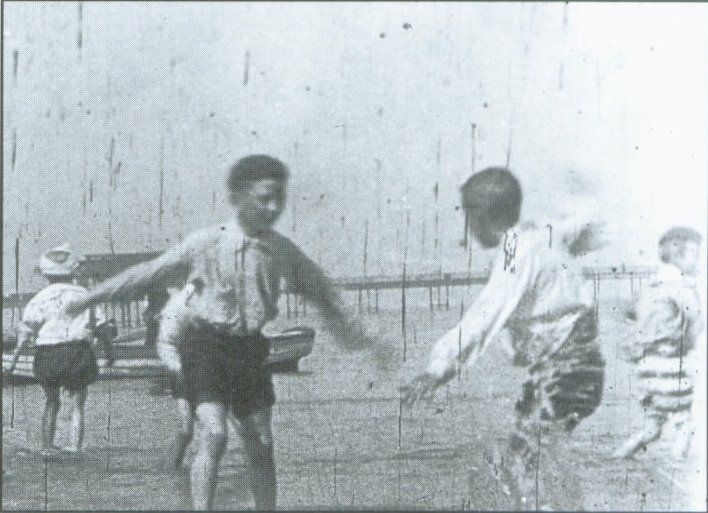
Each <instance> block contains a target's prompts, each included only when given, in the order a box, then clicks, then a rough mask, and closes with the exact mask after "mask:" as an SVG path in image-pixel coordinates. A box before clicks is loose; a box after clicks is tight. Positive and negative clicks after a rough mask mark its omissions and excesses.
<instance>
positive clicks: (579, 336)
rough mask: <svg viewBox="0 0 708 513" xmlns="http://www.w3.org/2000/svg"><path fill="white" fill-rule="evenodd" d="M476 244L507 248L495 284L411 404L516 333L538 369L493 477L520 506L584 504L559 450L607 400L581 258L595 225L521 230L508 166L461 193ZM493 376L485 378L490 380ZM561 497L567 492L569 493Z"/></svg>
mask: <svg viewBox="0 0 708 513" xmlns="http://www.w3.org/2000/svg"><path fill="white" fill-rule="evenodd" d="M461 192H462V206H463V208H464V211H465V215H466V216H467V222H468V225H469V227H470V231H471V233H472V235H473V236H474V238H475V239H476V240H477V241H478V242H479V243H480V244H481V245H482V246H483V247H485V248H498V251H497V257H496V260H495V263H494V265H493V268H492V271H491V274H490V277H489V281H488V282H487V284H486V285H485V287H484V289H483V290H482V291H481V292H480V294H479V296H478V297H477V299H476V300H475V302H474V303H473V304H472V305H471V306H470V308H469V309H468V310H467V312H466V313H465V315H464V317H463V318H462V320H461V321H460V323H459V324H458V325H457V326H455V327H454V328H452V329H451V330H450V331H448V332H447V333H446V334H445V335H444V336H443V337H442V338H441V339H440V340H438V342H437V343H436V344H435V345H434V346H433V349H432V351H431V354H430V360H429V364H428V366H427V368H426V370H425V371H424V372H423V373H422V374H420V375H418V376H417V377H416V378H415V379H413V380H412V381H411V382H410V383H409V384H408V385H406V386H404V387H402V392H403V394H404V395H403V401H404V403H407V404H412V403H415V402H416V401H419V400H421V399H425V398H432V397H433V394H434V391H435V389H436V388H438V387H440V386H441V385H443V384H444V383H446V382H448V381H449V380H450V379H451V378H452V377H453V376H454V375H455V374H456V373H457V372H459V371H460V368H461V366H462V364H463V362H464V361H465V360H468V361H469V364H470V365H471V364H472V363H473V362H475V361H476V360H477V359H478V358H479V356H480V355H481V354H482V353H483V351H484V350H485V349H486V348H487V347H488V346H489V343H490V342H491V341H492V340H493V339H494V338H495V337H496V335H497V334H498V332H499V331H500V330H501V329H502V328H505V327H506V328H508V330H509V332H510V335H511V337H510V338H511V342H510V343H511V346H512V349H513V352H514V358H513V360H514V365H518V366H524V367H526V368H527V369H528V371H529V376H528V379H527V381H526V382H525V383H524V385H523V389H522V393H521V396H520V397H519V399H518V400H517V402H516V408H515V410H516V425H515V428H514V429H513V430H512V432H511V434H510V436H509V439H508V441H507V442H506V444H505V446H504V447H503V448H502V450H501V451H500V452H499V451H498V452H497V453H496V454H495V458H494V459H495V461H494V463H495V466H494V472H495V475H496V476H497V478H499V479H501V481H502V484H503V486H504V487H505V488H506V492H507V495H510V496H511V497H512V498H513V499H514V500H515V503H516V504H515V507H516V508H518V509H535V510H538V509H544V508H548V507H551V508H553V507H554V503H555V502H556V501H560V502H561V503H564V504H561V508H562V509H569V510H570V509H577V507H576V506H577V505H578V504H582V502H581V501H582V497H581V494H580V488H579V486H578V484H577V483H576V482H574V481H573V480H571V481H569V482H568V486H571V487H575V488H573V489H571V488H568V487H565V488H563V487H564V486H565V485H563V484H561V483H563V481H564V480H565V479H572V477H573V476H572V471H571V470H570V469H569V468H567V467H566V466H567V465H568V464H569V463H570V461H568V459H569V458H568V457H566V458H564V457H563V455H562V452H560V448H561V446H560V445H559V444H560V443H561V441H562V440H563V439H566V438H567V437H568V436H569V435H570V433H571V432H572V431H573V429H574V428H575V427H576V426H577V425H578V423H579V422H580V421H581V420H582V419H583V418H585V417H587V416H589V415H591V414H592V413H593V412H594V411H595V409H596V408H597V407H598V405H599V404H600V399H601V397H602V391H603V383H604V374H605V361H604V359H603V356H602V354H601V352H600V345H599V343H598V341H597V318H596V313H595V300H594V298H593V293H592V289H591V288H590V287H589V285H590V284H589V283H588V282H587V281H586V280H585V278H584V277H583V275H582V269H581V268H580V266H579V263H578V262H577V259H576V258H574V257H575V256H578V255H580V254H584V253H585V252H589V251H592V250H594V249H597V247H598V241H597V239H596V235H597V232H596V226H595V225H593V224H589V223H587V224H582V225H578V226H576V224H575V223H574V222H561V223H558V224H554V225H553V240H555V241H558V242H556V243H555V244H553V243H552V241H551V240H550V239H549V235H548V230H546V229H545V228H537V227H535V226H534V225H533V224H520V223H519V216H520V212H521V205H522V192H521V185H520V184H519V182H518V180H517V179H516V177H515V176H514V175H513V174H512V173H511V172H510V171H508V170H507V169H504V168H488V169H485V170H483V171H481V172H479V173H477V174H474V175H472V176H471V177H470V178H469V179H468V180H467V182H466V183H465V184H464V185H463V186H462V191H461ZM486 379H487V377H486V376H479V380H480V382H485V380H486ZM561 490H562V491H561Z"/></svg>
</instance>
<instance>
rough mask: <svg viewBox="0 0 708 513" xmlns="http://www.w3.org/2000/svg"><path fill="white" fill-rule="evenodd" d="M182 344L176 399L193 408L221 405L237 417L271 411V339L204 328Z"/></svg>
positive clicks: (190, 334) (272, 400) (188, 337)
mask: <svg viewBox="0 0 708 513" xmlns="http://www.w3.org/2000/svg"><path fill="white" fill-rule="evenodd" d="M186 335H187V336H186V337H185V340H184V343H183V344H182V349H181V351H180V352H181V354H180V359H181V361H182V378H183V379H182V380H181V383H180V380H178V379H177V380H176V381H177V383H175V385H176V390H175V391H174V392H173V394H174V395H175V397H181V398H184V399H187V400H188V401H189V402H190V403H192V405H193V406H195V407H196V406H198V405H199V404H201V403H204V402H218V403H221V404H223V405H225V406H227V407H230V408H231V409H232V411H233V413H234V415H236V417H247V416H249V415H251V414H252V413H254V412H256V411H258V410H262V409H265V408H270V407H271V406H273V405H274V404H275V392H274V390H273V380H272V378H271V372H270V370H269V369H268V368H267V367H266V366H265V361H266V358H267V356H268V351H269V346H268V339H266V338H265V337H264V336H263V335H260V334H257V335H251V336H243V337H233V336H228V335H224V334H222V333H220V332H217V331H214V330H210V329H208V328H203V327H201V328H200V329H196V328H195V329H193V330H189V331H188V333H187V334H186Z"/></svg>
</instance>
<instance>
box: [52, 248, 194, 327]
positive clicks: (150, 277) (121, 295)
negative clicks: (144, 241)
mask: <svg viewBox="0 0 708 513" xmlns="http://www.w3.org/2000/svg"><path fill="white" fill-rule="evenodd" d="M195 250H196V247H195V244H194V241H191V240H189V239H188V240H187V241H185V242H184V243H182V244H180V245H178V246H175V247H173V248H171V249H169V250H167V251H166V252H165V253H163V254H162V255H161V256H159V257H157V258H154V259H153V260H150V261H148V262H143V263H141V264H138V265H134V266H133V267H130V268H129V269H126V270H125V271H123V272H122V273H120V274H118V275H117V276H114V277H112V278H110V279H108V280H106V281H104V282H103V283H100V284H99V285H97V286H96V287H95V288H94V289H92V290H91V291H90V292H89V293H88V294H87V295H86V296H85V297H83V298H81V299H78V300H75V301H72V302H70V303H69V304H68V305H67V307H66V312H67V313H68V314H69V315H76V314H78V313H80V312H82V311H83V310H85V309H87V308H89V307H91V306H94V305H97V304H99V303H101V302H104V301H108V300H112V299H122V300H128V299H138V298H142V297H144V296H145V295H146V294H147V293H148V292H149V291H150V290H152V289H154V288H166V287H168V286H170V285H173V284H178V283H180V282H183V281H184V280H186V278H187V276H188V274H189V272H190V270H191V263H192V254H193V252H194V251H195Z"/></svg>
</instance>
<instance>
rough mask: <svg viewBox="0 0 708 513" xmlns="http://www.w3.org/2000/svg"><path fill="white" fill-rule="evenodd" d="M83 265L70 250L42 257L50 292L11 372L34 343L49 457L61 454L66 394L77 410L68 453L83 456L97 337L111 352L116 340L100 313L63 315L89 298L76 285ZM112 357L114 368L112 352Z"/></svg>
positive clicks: (35, 302)
mask: <svg viewBox="0 0 708 513" xmlns="http://www.w3.org/2000/svg"><path fill="white" fill-rule="evenodd" d="M80 265H81V259H80V258H79V257H78V256H77V255H76V253H75V252H74V251H73V250H72V249H71V247H70V246H69V245H68V244H64V245H62V246H59V247H57V248H54V249H52V250H49V251H47V252H46V253H45V254H44V255H42V257H41V258H40V263H39V269H40V271H41V273H42V275H44V277H45V278H46V279H47V281H48V282H49V286H48V287H45V288H44V289H42V290H41V291H40V292H38V293H37V295H35V296H34V297H33V298H32V299H31V300H30V302H29V303H28V304H27V306H26V307H25V309H24V312H23V315H22V321H21V323H20V326H19V328H18V340H17V347H16V348H15V351H14V354H13V358H12V362H11V364H10V367H9V372H10V373H12V371H13V370H14V368H15V366H16V365H17V360H18V359H19V356H20V352H21V351H22V349H23V348H24V347H25V346H26V345H27V344H29V343H31V342H32V341H34V345H35V351H36V352H35V357H34V376H35V378H36V379H37V381H38V382H39V384H40V385H41V386H42V389H43V390H44V394H45V396H46V402H45V405H44V414H43V415H42V452H43V453H44V454H46V455H50V454H52V453H54V452H56V451H57V450H58V449H59V448H58V447H57V446H56V445H54V435H55V432H56V422H57V414H58V413H59V407H60V406H61V401H60V390H61V388H65V389H66V390H67V391H68V392H69V395H70V397H71V406H72V414H71V431H70V445H69V446H68V447H67V448H66V449H65V450H66V451H69V452H73V453H78V452H80V451H81V448H82V445H83V435H84V404H85V402H86V396H87V392H88V385H89V384H91V383H93V382H94V381H95V380H96V378H97V377H98V365H97V363H96V356H95V354H94V352H93V349H92V347H91V342H92V340H93V338H94V337H96V338H98V339H100V340H101V341H102V342H103V343H104V344H105V345H106V346H107V345H108V342H110V340H112V339H113V338H114V337H115V334H116V328H115V323H114V322H113V321H107V320H106V318H105V315H104V314H103V311H102V310H101V309H100V308H98V307H96V308H93V309H92V310H91V311H89V310H86V311H84V312H82V313H81V314H79V315H75V316H71V315H67V314H66V313H65V312H64V311H63V309H64V305H65V304H66V303H67V302H68V301H70V300H73V299H77V298H80V297H82V296H84V295H85V294H86V293H87V292H88V291H87V290H86V289H85V288H84V287H81V286H79V285H77V284H75V278H76V276H77V271H78V269H79V267H80ZM108 357H109V358H108V359H109V364H110V363H111V358H110V351H108Z"/></svg>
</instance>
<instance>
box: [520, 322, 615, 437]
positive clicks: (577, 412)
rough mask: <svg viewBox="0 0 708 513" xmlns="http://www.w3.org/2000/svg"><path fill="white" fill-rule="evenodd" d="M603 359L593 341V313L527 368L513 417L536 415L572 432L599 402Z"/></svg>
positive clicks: (603, 375)
mask: <svg viewBox="0 0 708 513" xmlns="http://www.w3.org/2000/svg"><path fill="white" fill-rule="evenodd" d="M604 382H605V360H604V358H603V356H602V353H601V351H600V347H599V343H598V341H597V322H596V318H595V315H594V314H592V313H588V314H587V315H585V316H583V317H581V318H580V319H579V320H578V321H577V322H576V325H575V328H574V330H573V332H572V333H571V334H570V336H569V338H568V340H567V341H566V343H565V344H564V345H563V346H562V347H561V348H560V350H559V351H558V352H557V353H556V354H554V355H553V356H552V357H550V358H549V359H548V360H547V361H544V362H543V364H541V365H537V366H534V367H532V368H531V369H530V378H529V380H527V381H526V382H525V383H524V385H523V390H522V394H521V397H520V398H519V400H518V401H517V403H516V413H517V417H531V418H533V417H537V420H538V421H540V422H542V423H557V424H560V425H562V426H563V428H564V429H565V430H566V431H572V430H573V429H574V428H575V427H576V426H577V425H578V423H579V422H580V420H582V419H583V418H585V417H588V416H590V415H591V414H592V413H593V412H594V411H595V410H596V409H597V407H598V406H599V405H600V403H601V401H602V392H603V388H604Z"/></svg>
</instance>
